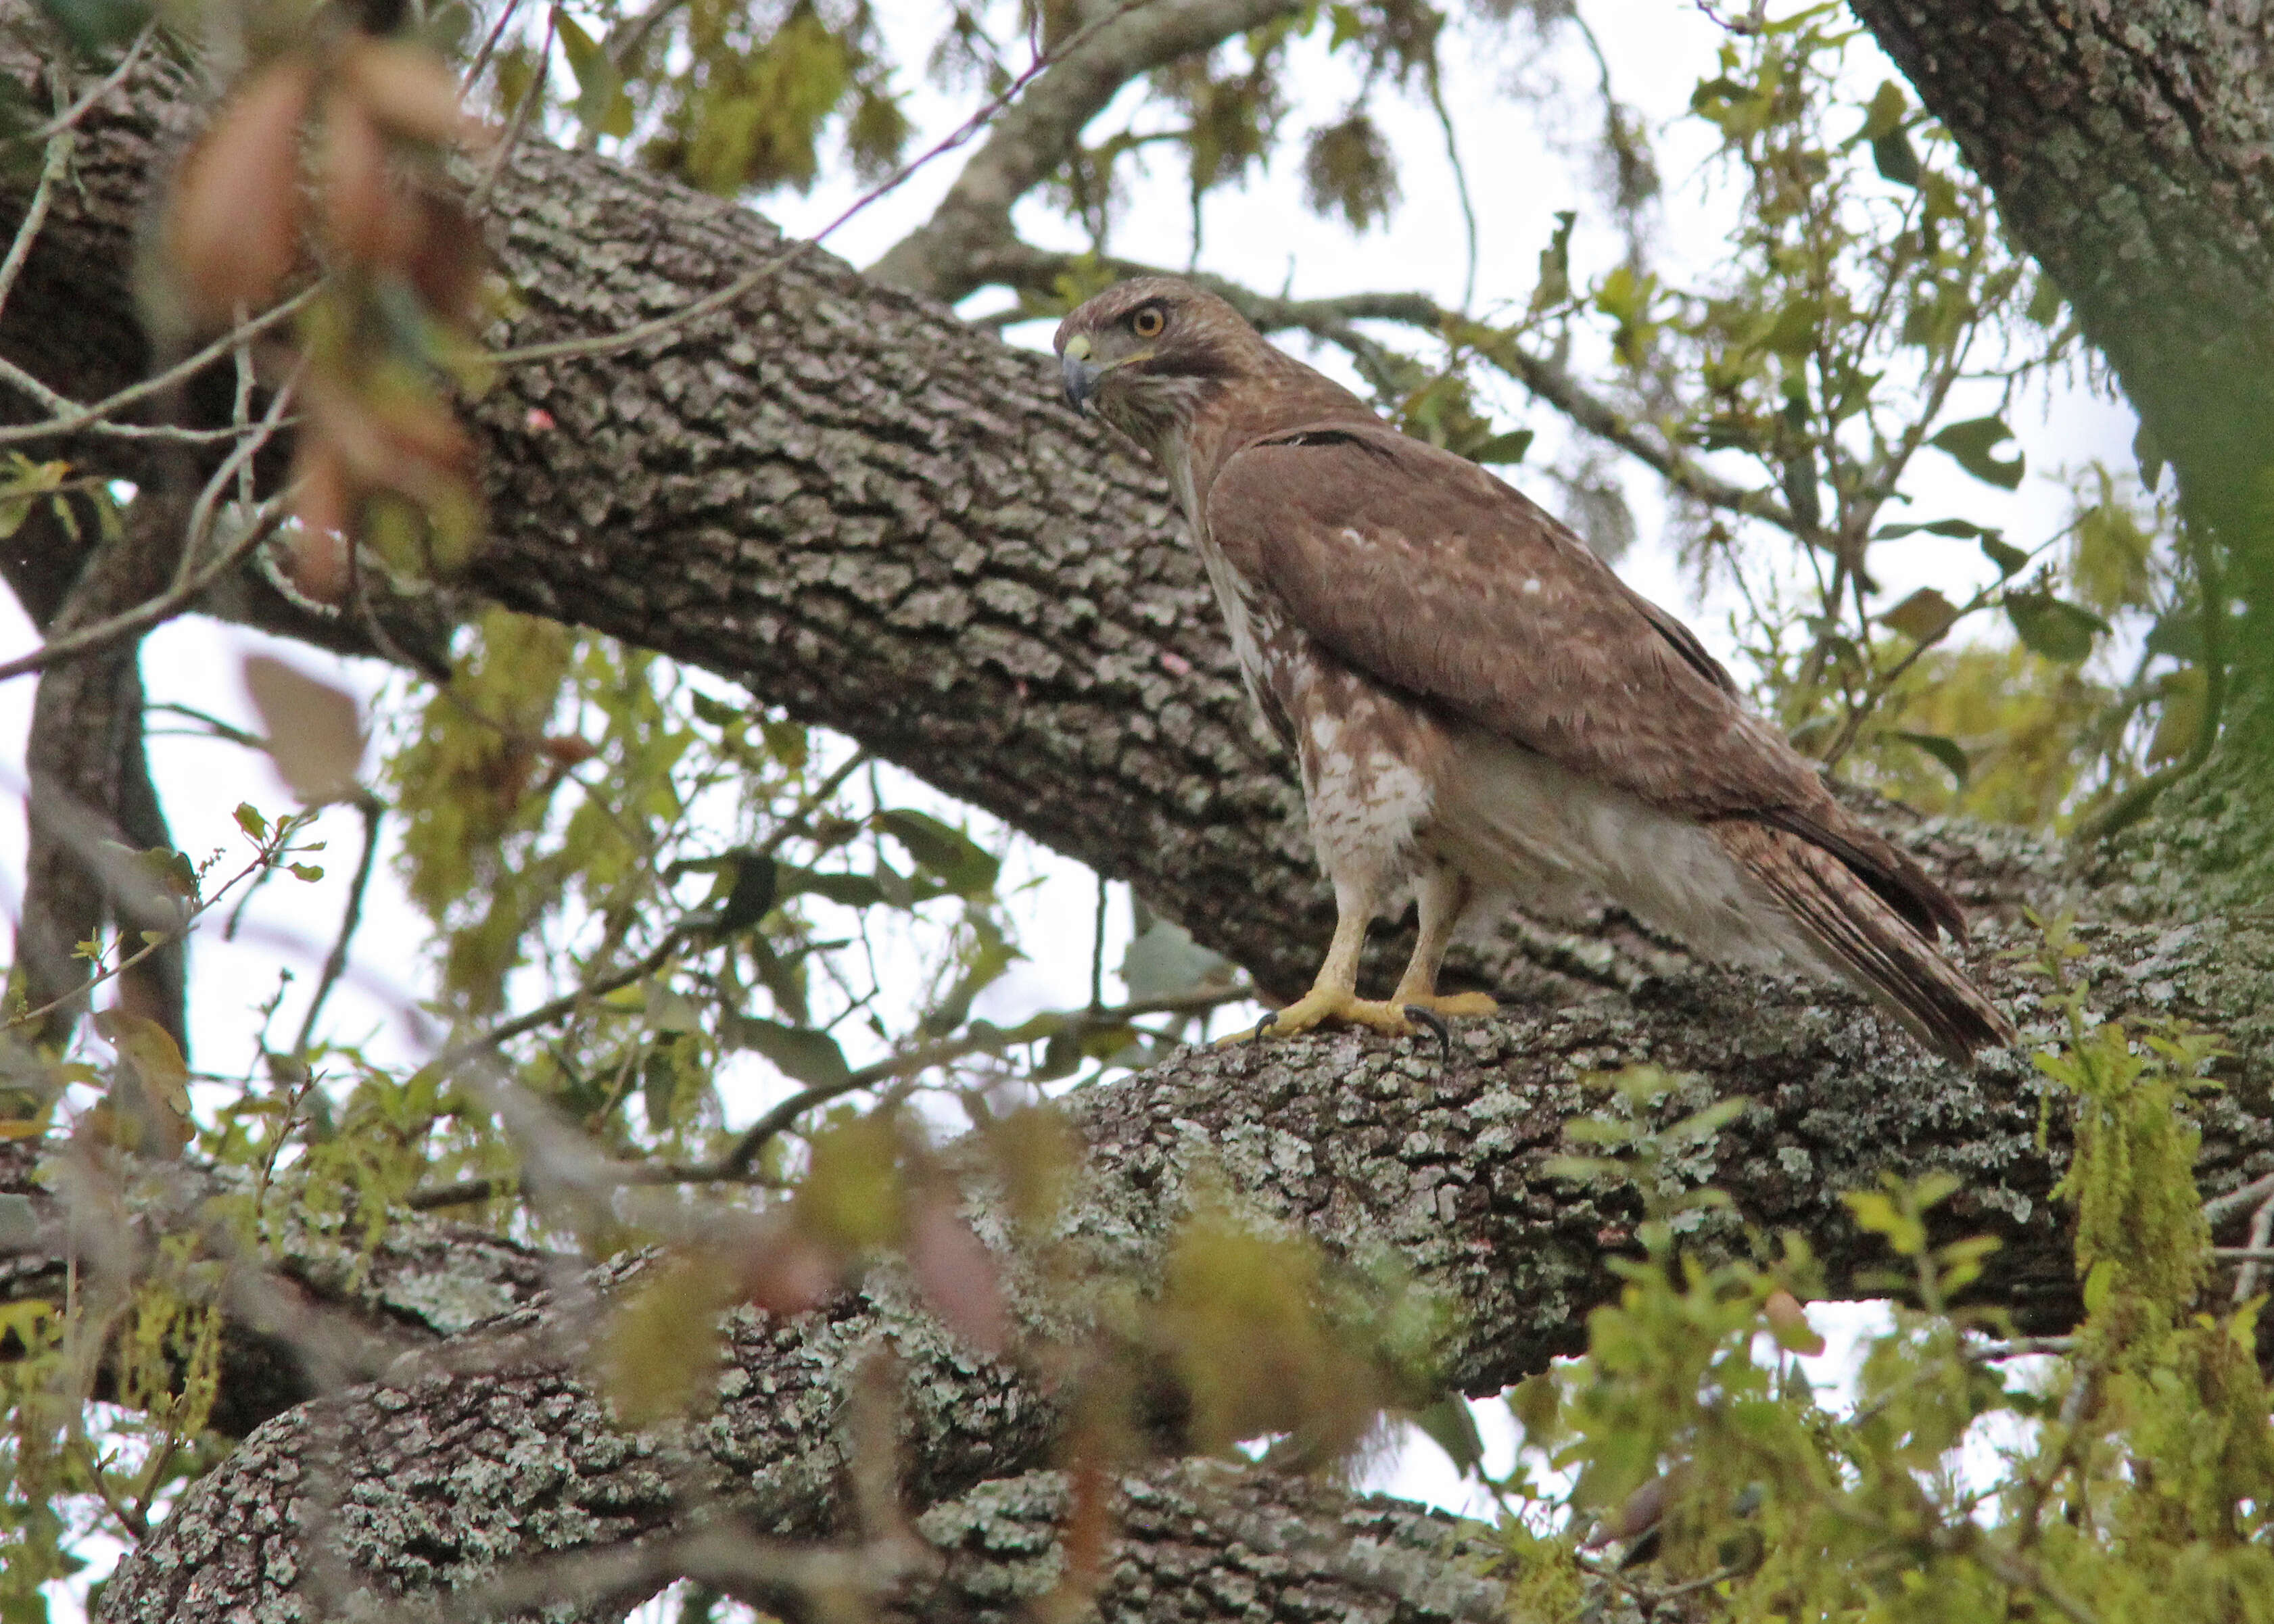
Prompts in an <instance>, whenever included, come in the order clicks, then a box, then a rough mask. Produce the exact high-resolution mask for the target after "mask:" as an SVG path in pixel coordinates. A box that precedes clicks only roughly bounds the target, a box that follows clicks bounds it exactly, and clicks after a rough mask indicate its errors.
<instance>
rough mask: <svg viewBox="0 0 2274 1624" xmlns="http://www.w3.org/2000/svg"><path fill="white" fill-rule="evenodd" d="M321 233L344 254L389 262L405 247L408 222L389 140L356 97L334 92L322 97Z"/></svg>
mask: <svg viewBox="0 0 2274 1624" xmlns="http://www.w3.org/2000/svg"><path fill="white" fill-rule="evenodd" d="M317 172H318V174H319V175H320V176H321V177H322V178H323V184H324V189H323V208H324V234H325V236H327V237H328V238H330V240H331V244H332V246H333V247H334V248H335V250H337V251H338V252H340V253H341V254H343V255H344V256H345V257H346V258H348V259H353V260H359V261H361V262H363V263H365V264H369V265H393V264H395V262H397V261H398V260H399V259H401V258H402V257H403V251H404V249H405V248H406V247H407V246H408V243H409V238H410V231H411V226H410V221H409V220H408V218H407V217H406V214H407V211H406V209H405V207H404V203H403V197H402V194H401V192H399V191H398V190H397V189H396V187H395V185H394V184H392V182H391V181H390V180H389V179H388V172H387V139H386V138H385V137H384V136H382V135H381V134H380V131H379V125H378V124H377V123H376V122H375V121H374V120H373V118H372V116H371V114H370V113H369V112H368V111H366V110H365V108H364V104H363V102H361V101H360V100H358V98H357V97H355V96H353V95H350V94H343V93H338V92H335V93H334V94H331V95H329V96H327V97H326V98H325V99H324V145H323V155H322V157H321V159H320V162H319V167H318V170H317Z"/></svg>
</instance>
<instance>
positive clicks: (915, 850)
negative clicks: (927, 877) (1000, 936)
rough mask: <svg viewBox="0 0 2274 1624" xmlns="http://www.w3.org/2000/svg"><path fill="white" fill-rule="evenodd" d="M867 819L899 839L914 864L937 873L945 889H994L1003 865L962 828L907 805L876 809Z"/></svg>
mask: <svg viewBox="0 0 2274 1624" xmlns="http://www.w3.org/2000/svg"><path fill="white" fill-rule="evenodd" d="M869 822H870V825H871V826H872V827H874V828H877V829H879V830H882V831H884V832H885V833H886V834H888V835H890V836H892V838H893V839H895V840H897V841H899V842H900V845H901V846H904V847H906V848H907V853H908V855H909V856H910V857H912V858H914V859H915V861H916V863H917V866H919V867H920V868H927V869H930V871H931V872H932V873H933V874H935V875H937V876H939V878H940V880H941V882H942V883H945V885H946V887H947V888H948V890H950V891H954V892H956V893H958V894H959V895H961V896H967V897H969V896H977V895H980V894H982V893H984V892H986V891H992V890H994V888H995V879H996V876H997V875H998V874H999V873H1000V872H1001V869H1002V864H1001V863H1000V862H999V861H997V859H996V858H995V857H994V855H993V854H992V853H990V852H988V851H987V849H986V848H985V847H983V846H981V845H980V844H979V843H978V842H977V841H975V840H974V839H973V838H971V837H970V836H969V835H967V834H965V833H964V832H963V831H961V830H960V829H954V828H951V827H949V826H948V825H947V824H945V823H941V822H940V821H939V820H938V819H937V818H936V817H933V816H930V815H929V814H926V813H922V812H912V811H909V810H908V809H907V808H890V809H888V810H886V811H883V812H879V813H877V815H876V816H874V817H872V818H870V820H869Z"/></svg>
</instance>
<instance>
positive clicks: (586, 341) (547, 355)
mask: <svg viewBox="0 0 2274 1624" xmlns="http://www.w3.org/2000/svg"><path fill="white" fill-rule="evenodd" d="M1134 4H1138V0H1122V4H1119V5H1117V6H1115V7H1114V8H1112V9H1111V11H1107V12H1106V13H1104V14H1103V16H1101V17H1098V18H1096V19H1095V20H1093V21H1091V22H1088V23H1087V24H1085V25H1083V26H1081V27H1080V28H1077V29H1075V30H1074V31H1073V34H1069V35H1068V36H1067V37H1066V38H1065V40H1064V41H1061V42H1060V43H1059V45H1058V49H1056V50H1053V51H1049V52H1046V53H1044V54H1043V55H1042V56H1036V57H1035V59H1034V60H1033V61H1032V62H1031V63H1029V64H1028V66H1027V69H1026V71H1024V72H1022V73H1020V75H1019V76H1018V77H1017V78H1016V79H1013V80H1012V81H1011V82H1010V83H1009V84H1008V85H1006V86H1004V87H1003V89H1002V91H1001V92H1000V93H999V94H997V95H996V96H994V97H993V98H992V99H991V100H990V101H989V102H987V103H986V104H985V105H983V107H981V108H980V109H978V110H977V111H976V112H975V113H973V114H972V115H971V117H968V118H967V119H965V120H964V121H963V122H962V123H961V124H958V125H957V126H956V127H955V128H954V129H953V130H951V131H949V132H947V134H945V136H943V137H941V138H940V139H938V140H937V141H935V142H934V143H933V144H932V145H931V146H930V147H927V148H925V150H924V151H922V152H921V153H919V154H916V156H915V157H914V158H911V159H909V160H908V161H907V162H906V163H903V164H902V165H900V168H899V169H894V170H893V171H892V173H891V174H890V175H888V176H886V177H885V178H884V179H883V180H881V181H879V182H877V184H875V185H874V186H871V187H870V189H869V190H868V191H866V192H862V194H861V195H860V196H859V197H857V198H855V199H854V200H853V201H852V202H851V203H850V204H848V205H847V206H846V207H845V209H844V211H843V212H842V213H841V214H839V215H838V216H837V217H836V218H835V219H834V220H832V221H831V222H829V223H828V224H827V225H825V226H824V227H822V228H821V229H820V230H818V231H817V232H816V233H814V235H813V236H811V237H806V238H802V239H801V240H799V241H797V242H794V243H792V244H790V245H789V246H788V247H787V248H785V249H783V250H782V251H781V252H779V253H775V254H772V255H769V256H768V257H767V258H766V259H764V260H761V261H760V262H759V263H758V264H757V265H755V266H753V267H750V269H749V270H747V271H745V272H743V273H742V275H740V276H737V277H736V278H734V281H732V282H728V283H727V285H726V286H725V287H723V288H720V289H718V290H717V291H716V292H712V293H706V294H704V296H703V297H701V298H698V299H694V300H691V301H689V303H688V304H685V305H681V306H680V308H679V309H677V310H675V311H673V312H671V313H670V314H669V315H666V316H658V317H655V318H654V319H653V320H648V321H642V322H636V323H635V324H634V325H632V326H631V327H625V328H622V329H621V330H620V331H618V332H614V333H603V334H598V335H594V336H592V337H591V338H565V339H559V340H556V341H554V342H550V343H543V344H525V345H523V346H521V347H520V348H518V349H514V350H494V351H493V352H492V353H491V356H490V359H491V360H492V361H493V362H495V363H496V364H498V365H501V366H513V365H527V364H530V363H533V362H538V361H559V360H565V359H569V358H571V357H593V356H605V355H614V354H615V353H616V352H617V351H619V350H630V349H635V348H636V347H637V346H639V345H641V344H644V343H645V342H648V341H649V340H650V339H652V338H660V337H662V336H664V335H666V334H668V333H671V332H674V331H675V330H676V329H678V328H680V327H684V326H687V325H688V324H689V323H691V322H695V321H699V320H702V319H703V318H704V317H705V316H707V315H709V314H711V313H712V312H713V311H717V310H722V309H724V308H726V307H727V305H733V304H734V303H736V302H737V301H739V300H741V299H742V297H744V296H745V295H747V294H748V293H749V292H750V291H751V290H752V289H755V288H757V286H758V284H759V283H761V282H765V281H766V280H767V279H769V278H770V277H772V276H774V275H775V274H778V273H779V272H781V271H784V270H787V269H788V268H789V267H790V266H791V265H792V264H793V263H794V262H795V261H796V260H797V259H800V258H801V257H802V255H804V254H805V252H807V251H808V250H809V249H812V248H815V247H817V246H819V245H820V244H822V243H824V242H825V241H827V240H828V239H829V237H831V235H832V234H833V233H834V232H835V231H836V230H837V229H839V228H840V227H841V226H843V225H844V224H845V223H846V222H847V221H849V220H851V219H852V218H853V217H854V216H855V215H856V214H861V213H862V211H864V210H865V209H867V208H868V207H870V205H871V204H873V203H875V202H876V201H877V199H880V198H883V197H885V196H886V195H887V194H888V193H890V192H895V191H898V190H899V189H900V186H902V185H903V184H906V183H907V179H908V177H911V176H913V175H915V173H916V171H918V170H919V169H923V168H924V167H926V166H927V165H929V164H930V163H931V162H934V161H935V160H937V159H939V158H942V157H945V155H946V154H949V153H951V152H953V151H954V150H955V149H956V148H958V147H961V146H963V145H964V144H965V143H966V142H968V141H969V140H970V139H972V138H973V137H974V136H975V135H977V134H978V133H979V132H981V131H982V130H983V129H985V128H986V127H987V125H988V124H990V122H992V121H993V120H994V118H995V117H997V115H998V114H1000V113H1001V112H1002V111H1003V109H1005V108H1006V107H1008V106H1010V105H1011V103H1012V102H1014V101H1016V100H1017V99H1018V97H1019V96H1020V93H1022V92H1023V91H1024V90H1025V89H1026V88H1027V86H1028V85H1030V84H1032V83H1033V82H1034V81H1035V78H1036V76H1037V75H1039V74H1040V73H1042V72H1043V70H1044V69H1046V68H1049V67H1050V66H1052V65H1054V64H1057V63H1058V62H1060V61H1063V60H1064V59H1065V56H1067V55H1068V54H1069V53H1071V52H1072V51H1073V50H1074V49H1077V48H1078V47H1080V46H1081V45H1082V44H1084V43H1085V42H1087V41H1088V39H1089V37H1090V36H1091V35H1092V34H1096V32H1097V30H1098V29H1100V28H1102V27H1103V26H1106V25H1107V24H1108V23H1110V22H1112V21H1113V20H1115V19H1117V18H1118V17H1120V16H1121V14H1122V13H1123V12H1125V11H1129V10H1130V9H1131V8H1132V7H1133V5H1134ZM548 37H549V36H548Z"/></svg>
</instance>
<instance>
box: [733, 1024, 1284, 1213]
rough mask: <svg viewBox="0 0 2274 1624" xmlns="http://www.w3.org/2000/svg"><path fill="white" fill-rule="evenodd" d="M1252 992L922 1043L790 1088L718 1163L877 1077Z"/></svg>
mask: <svg viewBox="0 0 2274 1624" xmlns="http://www.w3.org/2000/svg"><path fill="white" fill-rule="evenodd" d="M1253 996H1254V989H1252V988H1248V987H1245V986H1241V987H1231V988H1224V989H1218V990H1214V991H1209V992H1204V993H1178V994H1175V995H1172V996H1168V997H1162V998H1140V999H1137V1000H1134V1001H1133V1002H1131V1003H1128V1004H1123V1005H1121V1006H1120V1007H1119V1008H1118V1009H1111V1010H1084V1011H1080V1012H1078V1013H1075V1014H1073V1015H1066V1016H1047V1015H1046V1016H1037V1017H1036V1018H1035V1019H1033V1020H1030V1021H1028V1022H1026V1023H1025V1024H1024V1025H1022V1026H1013V1027H1009V1028H1007V1029H998V1030H995V1031H991V1032H988V1033H985V1034H966V1035H964V1036H962V1037H956V1038H941V1039H939V1040H938V1041H936V1042H930V1043H919V1044H918V1045H916V1047H915V1048H914V1049H908V1050H907V1051H906V1052H905V1053H903V1054H900V1055H895V1056H892V1057H890V1058H888V1059H885V1060H879V1061H877V1062H875V1063H874V1064H870V1065H865V1066H862V1067H860V1068H859V1069H858V1070H856V1071H851V1072H848V1073H847V1075H845V1076H844V1077H842V1078H840V1079H837V1080H836V1081H834V1082H829V1083H817V1084H815V1085H814V1086H812V1087H810V1088H806V1089H802V1090H800V1091H799V1092H798V1093H796V1094H792V1095H791V1096H790V1097H789V1098H788V1099H787V1100H784V1101H782V1102H781V1103H780V1104H779V1105H777V1106H775V1107H774V1108H773V1109H772V1110H770V1111H768V1112H767V1113H766V1114H765V1115H764V1116H761V1117H759V1118H758V1120H757V1122H755V1123H753V1124H750V1126H749V1128H747V1129H745V1130H744V1131H743V1133H742V1138H741V1139H738V1140H736V1141H735V1143H734V1148H732V1149H731V1150H729V1151H728V1152H727V1154H725V1155H723V1156H721V1157H720V1158H719V1162H718V1163H717V1165H718V1168H719V1173H720V1175H721V1176H722V1177H734V1176H737V1175H739V1174H741V1173H742V1172H743V1171H745V1170H746V1169H749V1165H750V1163H751V1162H755V1161H756V1160H757V1156H758V1153H759V1152H760V1151H762V1150H764V1148H765V1147H766V1142H767V1141H768V1140H769V1139H772V1138H773V1137H774V1135H776V1134H777V1133H779V1132H782V1131H783V1130H784V1129H786V1128H787V1127H788V1126H789V1125H790V1124H792V1123H794V1122H795V1121H796V1120H797V1119H798V1118H799V1117H800V1116H803V1115H804V1114H805V1113H806V1112H808V1111H809V1110H811V1109H813V1108H814V1107H815V1106H817V1105H826V1104H827V1103H828V1102H829V1101H832V1100H834V1099H837V1098H839V1097H840V1096H841V1095H844V1094H853V1093H855V1092H857V1091H859V1090H860V1089H863V1088H873V1087H875V1086H877V1084H879V1083H886V1082H892V1081H894V1080H895V1079H900V1078H907V1077H914V1076H915V1075H917V1074H918V1073H919V1072H923V1071H930V1070H931V1069H932V1068H933V1067H934V1066H941V1065H946V1064H950V1063H952V1062H953V1061H957V1060H961V1059H964V1058H966V1057H967V1056H972V1055H976V1054H992V1053H995V1052H997V1051H998V1050H1001V1049H1015V1048H1017V1047H1018V1046H1019V1045H1020V1044H1022V1043H1032V1042H1036V1041H1040V1040H1041V1039H1043V1038H1045V1037H1051V1036H1055V1035H1057V1034H1059V1033H1062V1032H1063V1033H1077V1034H1079V1033H1084V1032H1089V1031H1102V1030H1105V1029H1108V1028H1111V1027H1113V1026H1126V1025H1127V1024H1128V1023H1129V1022H1130V1021H1132V1020H1135V1019H1141V1018H1142V1017H1144V1016H1147V1015H1199V1014H1205V1013H1207V1012H1208V1011H1210V1010H1215V1009H1220V1008H1221V1007H1223V1006H1224V1004H1237V1003H1239V1002H1241V1001H1242V1000H1243V999H1246V998H1250V997H1253ZM1045 1028H1046V1029H1045Z"/></svg>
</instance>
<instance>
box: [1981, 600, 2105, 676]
mask: <svg viewBox="0 0 2274 1624" xmlns="http://www.w3.org/2000/svg"><path fill="white" fill-rule="evenodd" d="M2006 618H2007V620H2011V621H2013V623H2014V631H2015V632H2016V633H2018V634H2020V635H2021V639H2022V643H2025V644H2027V645H2028V646H2029V648H2030V649H2031V650H2034V651H2036V652H2037V653H2039V654H2042V655H2044V657H2045V658H2047V659H2051V660H2059V661H2060V662H2062V663H2063V664H2064V665H2074V664H2076V663H2077V662H2078V661H2080V660H2082V659H2084V658H2087V657H2088V656H2090V654H2091V652H2092V642H2093V639H2094V638H2095V637H2097V636H2099V635H2102V634H2104V633H2105V632H2106V631H2108V630H2109V625H2108V622H2107V621H2105V620H2102V619H2101V618H2100V617H2099V616H2098V615H2097V614H2095V613H2092V611H2091V610H2090V609H2085V608H2082V607H2080V606H2079V605H2075V604H2072V603H2067V602H2064V601H2063V600H2062V599H2060V598H2055V597H2054V596H2053V595H2052V593H2050V592H2016V593H2014V594H2013V595H2012V596H2010V597H2009V598H2007V599H2006Z"/></svg>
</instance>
